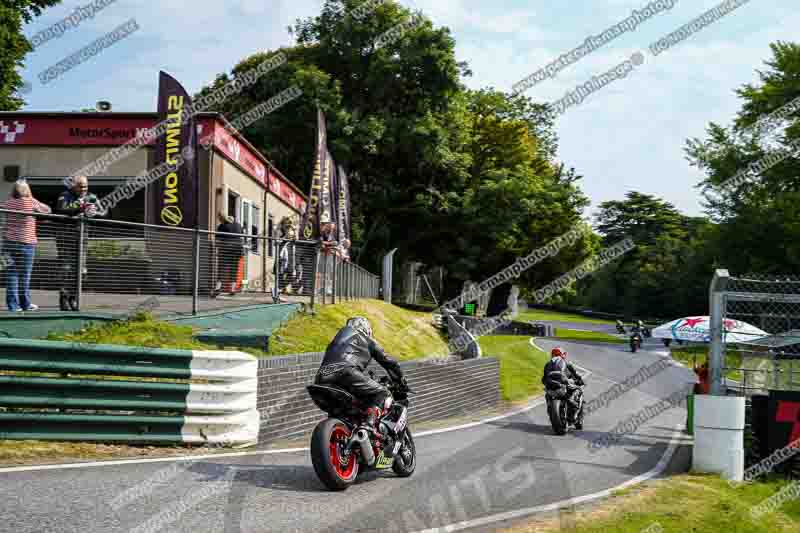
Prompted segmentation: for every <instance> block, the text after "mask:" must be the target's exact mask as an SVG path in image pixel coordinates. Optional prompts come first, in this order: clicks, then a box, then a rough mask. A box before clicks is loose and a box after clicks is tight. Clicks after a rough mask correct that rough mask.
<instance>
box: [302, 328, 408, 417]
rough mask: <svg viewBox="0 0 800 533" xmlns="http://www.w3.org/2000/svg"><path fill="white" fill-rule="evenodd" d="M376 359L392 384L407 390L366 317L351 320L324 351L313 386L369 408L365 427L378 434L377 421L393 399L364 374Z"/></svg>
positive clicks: (381, 386) (387, 391)
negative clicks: (335, 389)
mask: <svg viewBox="0 0 800 533" xmlns="http://www.w3.org/2000/svg"><path fill="white" fill-rule="evenodd" d="M373 358H374V359H375V360H376V361H377V362H378V364H380V365H381V366H382V367H383V368H384V370H386V372H387V373H388V374H389V377H390V378H391V379H392V380H393V381H398V382H400V383H401V384H402V385H403V386H404V387H407V384H406V380H405V378H404V377H403V371H402V370H401V369H400V365H399V364H398V363H397V361H395V360H394V359H392V358H391V357H389V356H387V355H386V353H385V352H384V351H383V348H381V346H380V344H378V342H377V341H376V340H375V338H374V337H373V335H372V326H371V325H370V323H369V321H368V320H367V319H366V318H364V317H353V318H350V319H348V320H347V323H346V324H345V326H344V327H343V328H342V329H340V330H339V332H338V333H337V334H336V336H335V337H334V338H333V340H332V341H331V343H330V344H329V345H328V348H327V349H326V350H325V357H324V358H323V360H322V364H321V365H320V368H319V370H318V371H317V376H316V378H315V379H314V383H315V384H316V385H334V386H337V387H339V388H341V389H344V390H345V391H347V392H349V393H350V394H352V395H353V396H355V397H356V398H357V399H358V400H359V401H361V402H362V403H363V404H365V405H366V406H367V410H366V415H367V417H366V421H365V424H366V425H367V426H368V427H369V428H370V429H372V430H375V429H376V426H377V422H378V418H379V417H380V416H381V415H382V414H383V412H384V410H386V409H388V408H389V407H391V403H390V402H389V398H390V397H391V396H390V393H389V390H388V389H387V388H386V387H384V386H383V385H381V384H380V383H378V382H377V381H375V380H374V379H372V378H370V377H369V376H368V375H367V374H365V371H366V369H367V366H368V365H369V363H370V361H371V360H372V359H373Z"/></svg>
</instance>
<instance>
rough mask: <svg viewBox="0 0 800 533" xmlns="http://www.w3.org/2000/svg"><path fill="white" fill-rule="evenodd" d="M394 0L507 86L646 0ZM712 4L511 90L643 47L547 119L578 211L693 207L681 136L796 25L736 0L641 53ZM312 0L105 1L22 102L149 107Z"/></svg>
mask: <svg viewBox="0 0 800 533" xmlns="http://www.w3.org/2000/svg"><path fill="white" fill-rule="evenodd" d="M89 1H90V0H82V1H77V2H76V1H73V0H66V1H64V2H62V4H61V5H59V6H57V7H54V8H51V9H49V10H47V11H46V14H45V15H44V16H42V17H40V18H38V19H36V20H35V21H34V22H33V23H31V24H30V25H28V26H27V27H26V29H25V31H26V34H27V35H28V36H32V35H34V34H35V33H36V32H38V31H39V30H42V29H44V28H46V27H47V26H49V25H51V24H53V23H54V22H56V21H58V20H60V19H62V18H63V17H65V16H67V15H68V14H70V13H71V12H72V11H73V9H74V8H75V7H77V6H82V5H86V4H87V3H88V2H89ZM401 3H402V4H404V5H406V6H408V7H410V8H413V9H421V10H422V11H423V12H425V13H426V14H427V15H428V16H429V17H430V18H431V19H432V20H433V21H434V23H435V24H437V25H439V26H447V27H449V28H450V29H451V31H452V32H453V35H454V37H455V39H456V43H457V45H456V54H457V56H458V59H459V60H462V61H467V62H468V63H469V64H470V67H471V68H472V71H473V76H472V77H471V78H468V79H466V80H465V82H466V83H467V85H469V86H470V87H473V88H480V87H494V88H497V89H502V90H506V91H511V87H512V86H513V85H514V84H515V83H517V82H518V81H520V80H521V79H523V78H525V77H526V76H528V75H529V74H531V73H532V72H534V71H536V70H537V69H539V68H541V67H543V66H545V65H546V64H547V63H549V62H550V61H552V60H553V59H556V58H557V57H558V56H559V55H561V54H563V53H565V52H567V51H569V50H571V49H572V48H574V47H576V46H578V45H580V44H581V43H583V42H584V40H585V39H586V37H588V36H589V35H597V34H599V33H601V32H602V31H603V30H605V29H606V28H608V27H609V26H611V25H613V24H616V23H617V22H620V21H622V20H623V19H625V18H626V17H628V16H629V15H630V13H631V11H632V10H633V9H640V8H642V7H644V6H645V5H647V4H648V3H649V0H572V1H570V2H553V1H547V2H546V1H544V0H503V1H492V2H489V1H486V0H402V2H401ZM718 3H719V0H711V1H708V0H691V1H688V0H677V2H676V4H675V6H674V7H673V8H672V9H671V10H669V11H666V12H663V13H661V14H658V15H655V16H654V17H653V18H651V19H649V20H647V21H645V22H643V23H641V24H640V25H639V26H638V27H637V28H636V30H635V31H633V32H627V33H624V34H623V35H621V36H620V37H618V38H617V39H615V40H614V41H612V42H611V43H609V44H607V45H606V46H604V47H602V48H600V49H599V50H597V51H595V52H593V53H592V54H590V55H588V56H586V57H584V58H582V59H581V60H580V61H578V62H577V63H575V64H573V65H571V66H569V67H567V68H566V69H564V70H562V71H561V72H560V73H559V74H558V75H557V76H556V77H555V78H553V79H549V80H546V81H544V82H541V83H539V84H537V85H536V86H535V87H532V88H530V89H528V90H527V91H525V94H526V95H528V96H531V97H533V98H535V99H537V100H540V101H542V102H551V101H554V100H557V99H559V98H561V97H562V96H563V95H564V93H565V92H566V91H568V90H571V89H573V88H574V87H575V86H576V85H578V84H583V83H584V82H586V81H588V80H589V79H590V78H591V77H592V76H594V75H599V74H601V73H603V72H605V71H606V70H608V69H610V68H612V67H613V66H615V65H617V64H618V63H620V62H621V61H623V60H624V59H626V58H629V57H630V56H631V55H632V54H633V53H634V52H636V51H641V52H642V53H644V55H645V61H644V64H643V65H641V66H639V67H637V68H636V69H635V70H634V71H633V72H631V73H630V74H629V75H628V77H627V78H625V79H621V80H617V81H615V82H614V83H613V84H611V85H609V86H607V87H605V88H603V89H602V90H600V91H598V92H596V93H594V94H592V95H590V96H588V97H587V98H586V100H584V102H583V103H582V104H581V105H579V106H576V107H572V108H570V109H568V110H567V111H566V112H565V113H564V114H563V115H561V116H560V117H559V119H558V122H557V132H558V134H559V138H560V150H559V158H560V159H561V160H562V161H564V162H566V163H567V164H568V165H569V166H574V167H575V168H576V169H577V171H578V172H579V173H580V174H583V175H584V179H583V181H582V182H581V187H582V189H583V190H584V191H585V192H586V194H587V195H588V196H589V197H590V198H591V200H592V202H593V207H592V210H593V209H594V207H596V206H597V204H599V203H600V202H602V201H606V200H613V199H621V198H623V197H624V195H625V193H626V192H627V191H629V190H636V191H640V192H643V193H648V194H654V195H657V196H659V197H662V198H664V199H665V200H667V201H669V202H672V203H673V204H675V205H676V206H677V207H678V208H679V209H680V210H682V211H683V212H685V213H687V214H690V215H697V214H700V213H701V206H700V202H699V196H698V194H697V190H696V189H695V185H696V184H697V183H698V181H699V180H700V178H701V174H700V173H699V172H697V170H696V169H694V168H692V167H690V166H689V165H688V163H687V162H686V160H685V156H684V152H683V146H684V144H685V141H686V139H687V138H689V137H704V136H705V128H706V126H707V124H708V123H709V122H711V121H714V122H717V123H722V124H726V125H727V124H729V123H730V121H731V119H732V118H733V116H734V114H735V112H736V111H737V110H738V109H739V106H740V102H739V100H738V98H737V97H736V95H735V93H734V89H735V88H737V87H740V86H741V85H742V84H744V83H755V82H756V81H757V79H758V78H757V73H756V69H761V70H764V65H763V61H764V60H765V59H767V58H768V57H769V54H770V50H769V44H770V43H772V42H775V41H778V40H784V41H790V40H792V39H793V38H794V39H795V40H797V33H796V30H797V28H798V27H800V10H798V9H797V2H796V0H793V1H790V0H750V2H748V3H746V4H744V5H743V6H741V7H739V8H738V9H737V10H735V11H733V12H732V13H730V14H729V15H727V16H725V17H723V18H722V19H720V20H719V21H717V22H715V23H714V24H712V25H710V26H707V27H706V28H704V29H703V30H701V31H700V32H699V33H697V34H695V35H693V36H691V37H690V38H689V39H687V40H686V41H684V42H682V43H680V44H679V45H677V46H675V47H673V48H671V49H669V50H667V51H666V52H664V53H662V54H660V55H658V56H653V55H652V54H650V53H649V52H648V51H647V47H648V46H649V45H650V44H651V43H652V42H654V41H656V40H657V39H659V38H660V37H662V36H664V35H665V34H668V33H670V32H672V31H674V30H675V29H677V28H678V27H680V26H681V25H683V24H685V23H687V22H689V21H690V20H692V19H693V18H694V17H696V16H698V15H700V14H701V13H703V12H704V11H706V10H707V9H710V8H712V7H714V6H715V5H717V4H718ZM321 5H322V1H321V0H292V1H288V0H225V1H219V0H215V1H212V0H161V1H158V2H156V1H154V0H117V2H116V3H114V4H112V5H110V6H109V7H107V8H106V9H105V10H103V11H102V12H100V13H97V14H96V15H95V17H94V18H93V19H91V20H88V21H85V22H83V23H82V24H81V26H80V27H79V28H77V29H70V30H68V31H67V32H66V33H64V35H63V36H62V37H60V38H57V39H54V40H52V41H49V42H47V43H45V44H43V45H42V46H41V47H39V48H38V49H37V50H35V51H34V52H33V53H32V54H30V55H29V56H28V58H27V64H26V68H25V71H24V73H23V76H24V77H25V78H26V79H28V80H30V81H31V82H32V84H33V88H32V91H31V92H30V93H29V94H27V95H26V99H27V101H28V104H27V106H26V107H25V109H26V110H37V111H69V110H77V109H80V108H83V107H93V105H94V102H96V101H97V100H110V101H111V102H112V103H113V105H114V110H116V111H148V110H155V106H156V91H157V79H158V71H159V70H162V69H163V70H165V71H167V72H169V73H171V74H172V75H174V76H175V77H176V78H177V79H179V80H180V81H181V82H182V83H183V84H184V86H185V87H186V89H187V90H188V91H189V92H194V91H196V90H198V89H199V88H200V87H201V86H202V85H204V84H205V83H208V82H209V81H211V80H213V79H214V77H215V76H216V74H218V73H220V72H223V71H229V70H230V68H231V67H232V66H233V65H234V64H235V63H236V62H238V61H239V60H240V59H242V58H244V57H245V56H247V55H249V54H252V53H255V52H257V51H261V50H269V49H274V48H276V47H278V46H281V45H288V44H291V42H292V39H291V37H290V36H289V34H288V32H287V30H286V28H287V26H289V25H290V24H292V23H293V22H294V21H295V19H297V18H304V17H307V16H310V15H313V14H316V13H318V12H319V9H320V6H321ZM156 6H158V7H156ZM130 18H135V19H136V21H137V23H138V25H139V27H140V29H139V30H138V31H137V32H135V33H134V34H133V35H131V36H130V37H128V38H127V39H124V40H123V41H121V42H119V43H117V44H115V45H114V46H112V47H111V48H109V49H106V50H104V51H103V52H101V53H100V54H99V55H98V56H97V57H95V58H94V59H92V60H90V61H88V62H86V63H84V64H82V65H79V66H78V67H76V68H75V69H73V70H71V71H69V72H67V73H66V74H64V75H63V76H62V77H61V78H59V79H57V80H55V81H53V82H52V83H50V84H48V85H46V86H43V85H41V84H40V83H39V81H38V78H37V74H38V73H39V72H41V71H42V70H44V69H46V68H47V67H49V66H51V65H53V64H54V63H57V62H58V61H60V60H61V59H63V58H64V57H66V56H68V55H69V54H71V53H72V52H74V51H77V50H78V49H80V48H82V47H83V46H85V45H87V44H88V43H90V42H92V41H93V40H94V39H97V38H98V37H100V36H102V35H104V34H105V33H107V32H109V31H111V30H112V29H114V28H115V27H116V26H118V25H120V24H122V23H123V22H125V21H127V20H129V19H130ZM590 212H591V210H590Z"/></svg>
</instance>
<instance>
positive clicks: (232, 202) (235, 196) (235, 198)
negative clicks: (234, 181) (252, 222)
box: [227, 189, 242, 223]
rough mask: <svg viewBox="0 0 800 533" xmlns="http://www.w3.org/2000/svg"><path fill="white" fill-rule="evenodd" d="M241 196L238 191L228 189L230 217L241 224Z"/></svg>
mask: <svg viewBox="0 0 800 533" xmlns="http://www.w3.org/2000/svg"><path fill="white" fill-rule="evenodd" d="M240 199H241V196H239V193H237V192H236V191H233V190H231V189H228V212H227V214H228V216H231V217H233V218H234V220H235V221H236V222H239V223H241V221H242V215H241V213H239V200H240Z"/></svg>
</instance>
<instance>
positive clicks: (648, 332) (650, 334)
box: [642, 326, 653, 339]
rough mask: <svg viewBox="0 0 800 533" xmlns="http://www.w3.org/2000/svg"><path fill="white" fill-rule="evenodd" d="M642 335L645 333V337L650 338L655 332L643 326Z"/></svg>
mask: <svg viewBox="0 0 800 533" xmlns="http://www.w3.org/2000/svg"><path fill="white" fill-rule="evenodd" d="M642 335H644V338H645V339H649V338H650V337H652V336H653V333H652V332H651V331H650V328H648V327H647V326H645V327H644V328H642Z"/></svg>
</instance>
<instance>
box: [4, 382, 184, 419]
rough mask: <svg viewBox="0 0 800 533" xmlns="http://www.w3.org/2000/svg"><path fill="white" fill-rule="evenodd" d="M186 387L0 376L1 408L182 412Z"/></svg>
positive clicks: (176, 384)
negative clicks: (161, 410)
mask: <svg viewBox="0 0 800 533" xmlns="http://www.w3.org/2000/svg"><path fill="white" fill-rule="evenodd" d="M189 391H190V386H189V384H188V383H186V384H182V383H152V382H141V381H138V382H137V381H117V380H91V379H52V378H31V377H15V376H0V405H3V406H6V407H63V408H71V409H143V410H156V409H165V410H169V411H185V410H186V407H187V405H186V397H187V395H188V394H189Z"/></svg>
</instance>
